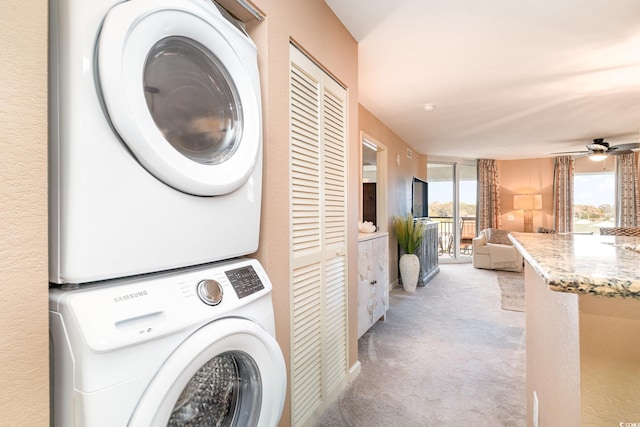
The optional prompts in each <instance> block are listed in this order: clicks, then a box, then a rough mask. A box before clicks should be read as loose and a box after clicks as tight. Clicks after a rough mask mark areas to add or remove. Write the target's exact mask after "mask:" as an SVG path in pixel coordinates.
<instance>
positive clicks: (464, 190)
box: [427, 158, 478, 262]
mask: <svg viewBox="0 0 640 427" xmlns="http://www.w3.org/2000/svg"><path fill="white" fill-rule="evenodd" d="M427 181H428V182H429V217H430V218H431V219H432V220H433V221H438V222H439V223H440V225H439V226H438V255H439V257H440V262H457V261H461V262H469V261H471V256H472V255H473V247H472V245H471V243H472V242H471V241H472V239H473V238H474V237H476V235H477V227H476V209H477V193H478V191H477V189H478V180H477V164H476V161H475V160H458V159H447V160H433V158H431V159H430V161H429V162H428V163H427Z"/></svg>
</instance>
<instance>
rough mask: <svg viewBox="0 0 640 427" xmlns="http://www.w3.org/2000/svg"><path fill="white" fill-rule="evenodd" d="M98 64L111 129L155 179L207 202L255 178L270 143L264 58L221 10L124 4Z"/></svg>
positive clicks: (188, 3)
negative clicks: (261, 74)
mask: <svg viewBox="0 0 640 427" xmlns="http://www.w3.org/2000/svg"><path fill="white" fill-rule="evenodd" d="M97 59H98V72H99V76H98V78H99V85H100V88H99V89H100V91H101V94H102V99H103V100H104V105H105V107H106V110H107V112H108V115H109V117H110V120H111V123H112V125H113V127H114V129H115V130H116V131H117V132H118V134H119V135H120V137H121V138H122V140H123V141H124V142H125V143H126V144H127V146H128V147H129V149H130V150H131V152H132V153H133V154H134V155H135V156H136V158H137V159H138V161H139V162H140V163H141V164H142V165H143V166H144V167H145V168H146V169H147V170H148V171H149V172H151V173H152V174H154V175H155V176H156V177H157V178H159V179H160V180H161V181H163V182H165V183H166V184H168V185H170V186H172V187H174V188H176V189H178V190H180V191H183V192H185V193H189V194H194V195H199V196H215V195H221V194H226V193H229V192H231V191H234V190H236V189H237V188H238V187H240V186H241V185H242V184H244V182H245V181H246V180H247V179H248V178H249V176H250V174H251V172H252V170H253V167H254V165H255V163H256V161H257V160H258V156H259V154H260V148H261V144H262V130H261V108H260V88H259V80H258V68H257V56H256V49H255V46H254V45H253V43H252V42H251V41H250V40H249V39H248V38H247V37H246V36H245V35H244V34H242V33H241V32H240V31H239V30H238V29H237V28H235V27H234V26H233V25H232V24H231V23H230V22H229V21H227V20H226V19H225V18H223V17H222V15H221V14H220V12H219V11H218V10H217V9H216V7H215V6H214V5H213V4H212V3H210V2H205V1H201V0H180V1H176V0H135V1H126V2H123V3H120V4H118V5H116V6H115V7H113V8H112V9H111V10H110V11H109V13H108V14H107V17H106V18H105V21H104V24H103V27H102V30H101V33H100V37H99V42H98V58H97ZM87 137H90V136H87Z"/></svg>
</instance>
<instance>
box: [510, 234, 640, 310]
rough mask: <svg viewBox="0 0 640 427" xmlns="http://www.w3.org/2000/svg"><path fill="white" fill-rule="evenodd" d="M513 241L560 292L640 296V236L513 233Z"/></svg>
mask: <svg viewBox="0 0 640 427" xmlns="http://www.w3.org/2000/svg"><path fill="white" fill-rule="evenodd" d="M510 239H511V241H512V242H513V244H514V245H515V247H516V248H517V249H518V250H519V251H520V253H522V256H523V257H524V258H525V260H527V261H528V262H529V264H530V265H531V267H533V269H534V270H535V271H536V272H537V273H538V274H539V275H540V276H541V277H542V279H543V280H544V281H545V283H546V284H547V285H548V286H549V288H550V289H552V290H554V291H558V292H571V293H577V294H593V295H604V296H609V297H618V298H637V299H640V238H638V237H618V236H591V235H580V234H537V233H533V234H532V233H511V236H510Z"/></svg>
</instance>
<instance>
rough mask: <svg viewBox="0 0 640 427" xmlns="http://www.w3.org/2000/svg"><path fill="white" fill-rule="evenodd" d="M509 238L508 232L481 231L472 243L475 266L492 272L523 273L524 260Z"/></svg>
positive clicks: (489, 229)
mask: <svg viewBox="0 0 640 427" xmlns="http://www.w3.org/2000/svg"><path fill="white" fill-rule="evenodd" d="M508 236H509V232H508V231H506V230H498V229H496V228H487V229H485V230H482V231H480V234H479V235H478V237H476V238H475V239H473V241H472V245H473V266H474V267H475V268H486V269H490V270H507V271H518V272H520V271H522V269H523V267H524V259H523V258H522V255H521V254H520V252H518V250H517V249H516V248H514V247H513V244H512V243H511V241H510V240H509V237H508Z"/></svg>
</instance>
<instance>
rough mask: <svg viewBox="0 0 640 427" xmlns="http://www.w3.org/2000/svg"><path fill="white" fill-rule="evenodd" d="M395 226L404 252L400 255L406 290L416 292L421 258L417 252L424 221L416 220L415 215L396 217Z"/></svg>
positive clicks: (401, 275) (401, 274) (403, 285)
mask: <svg viewBox="0 0 640 427" xmlns="http://www.w3.org/2000/svg"><path fill="white" fill-rule="evenodd" d="M393 228H394V230H395V232H396V239H397V240H398V245H399V246H400V249H402V251H403V252H404V254H403V255H402V256H401V257H400V263H399V268H400V277H401V278H402V287H403V288H404V290H405V291H406V292H415V290H416V286H417V285H418V277H419V276H420V259H419V258H418V256H417V255H416V254H415V252H416V250H417V249H418V247H419V246H420V243H421V242H422V238H423V237H424V234H423V232H424V223H422V222H420V221H415V220H414V219H413V215H411V214H407V216H406V217H404V218H403V217H394V218H393Z"/></svg>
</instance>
